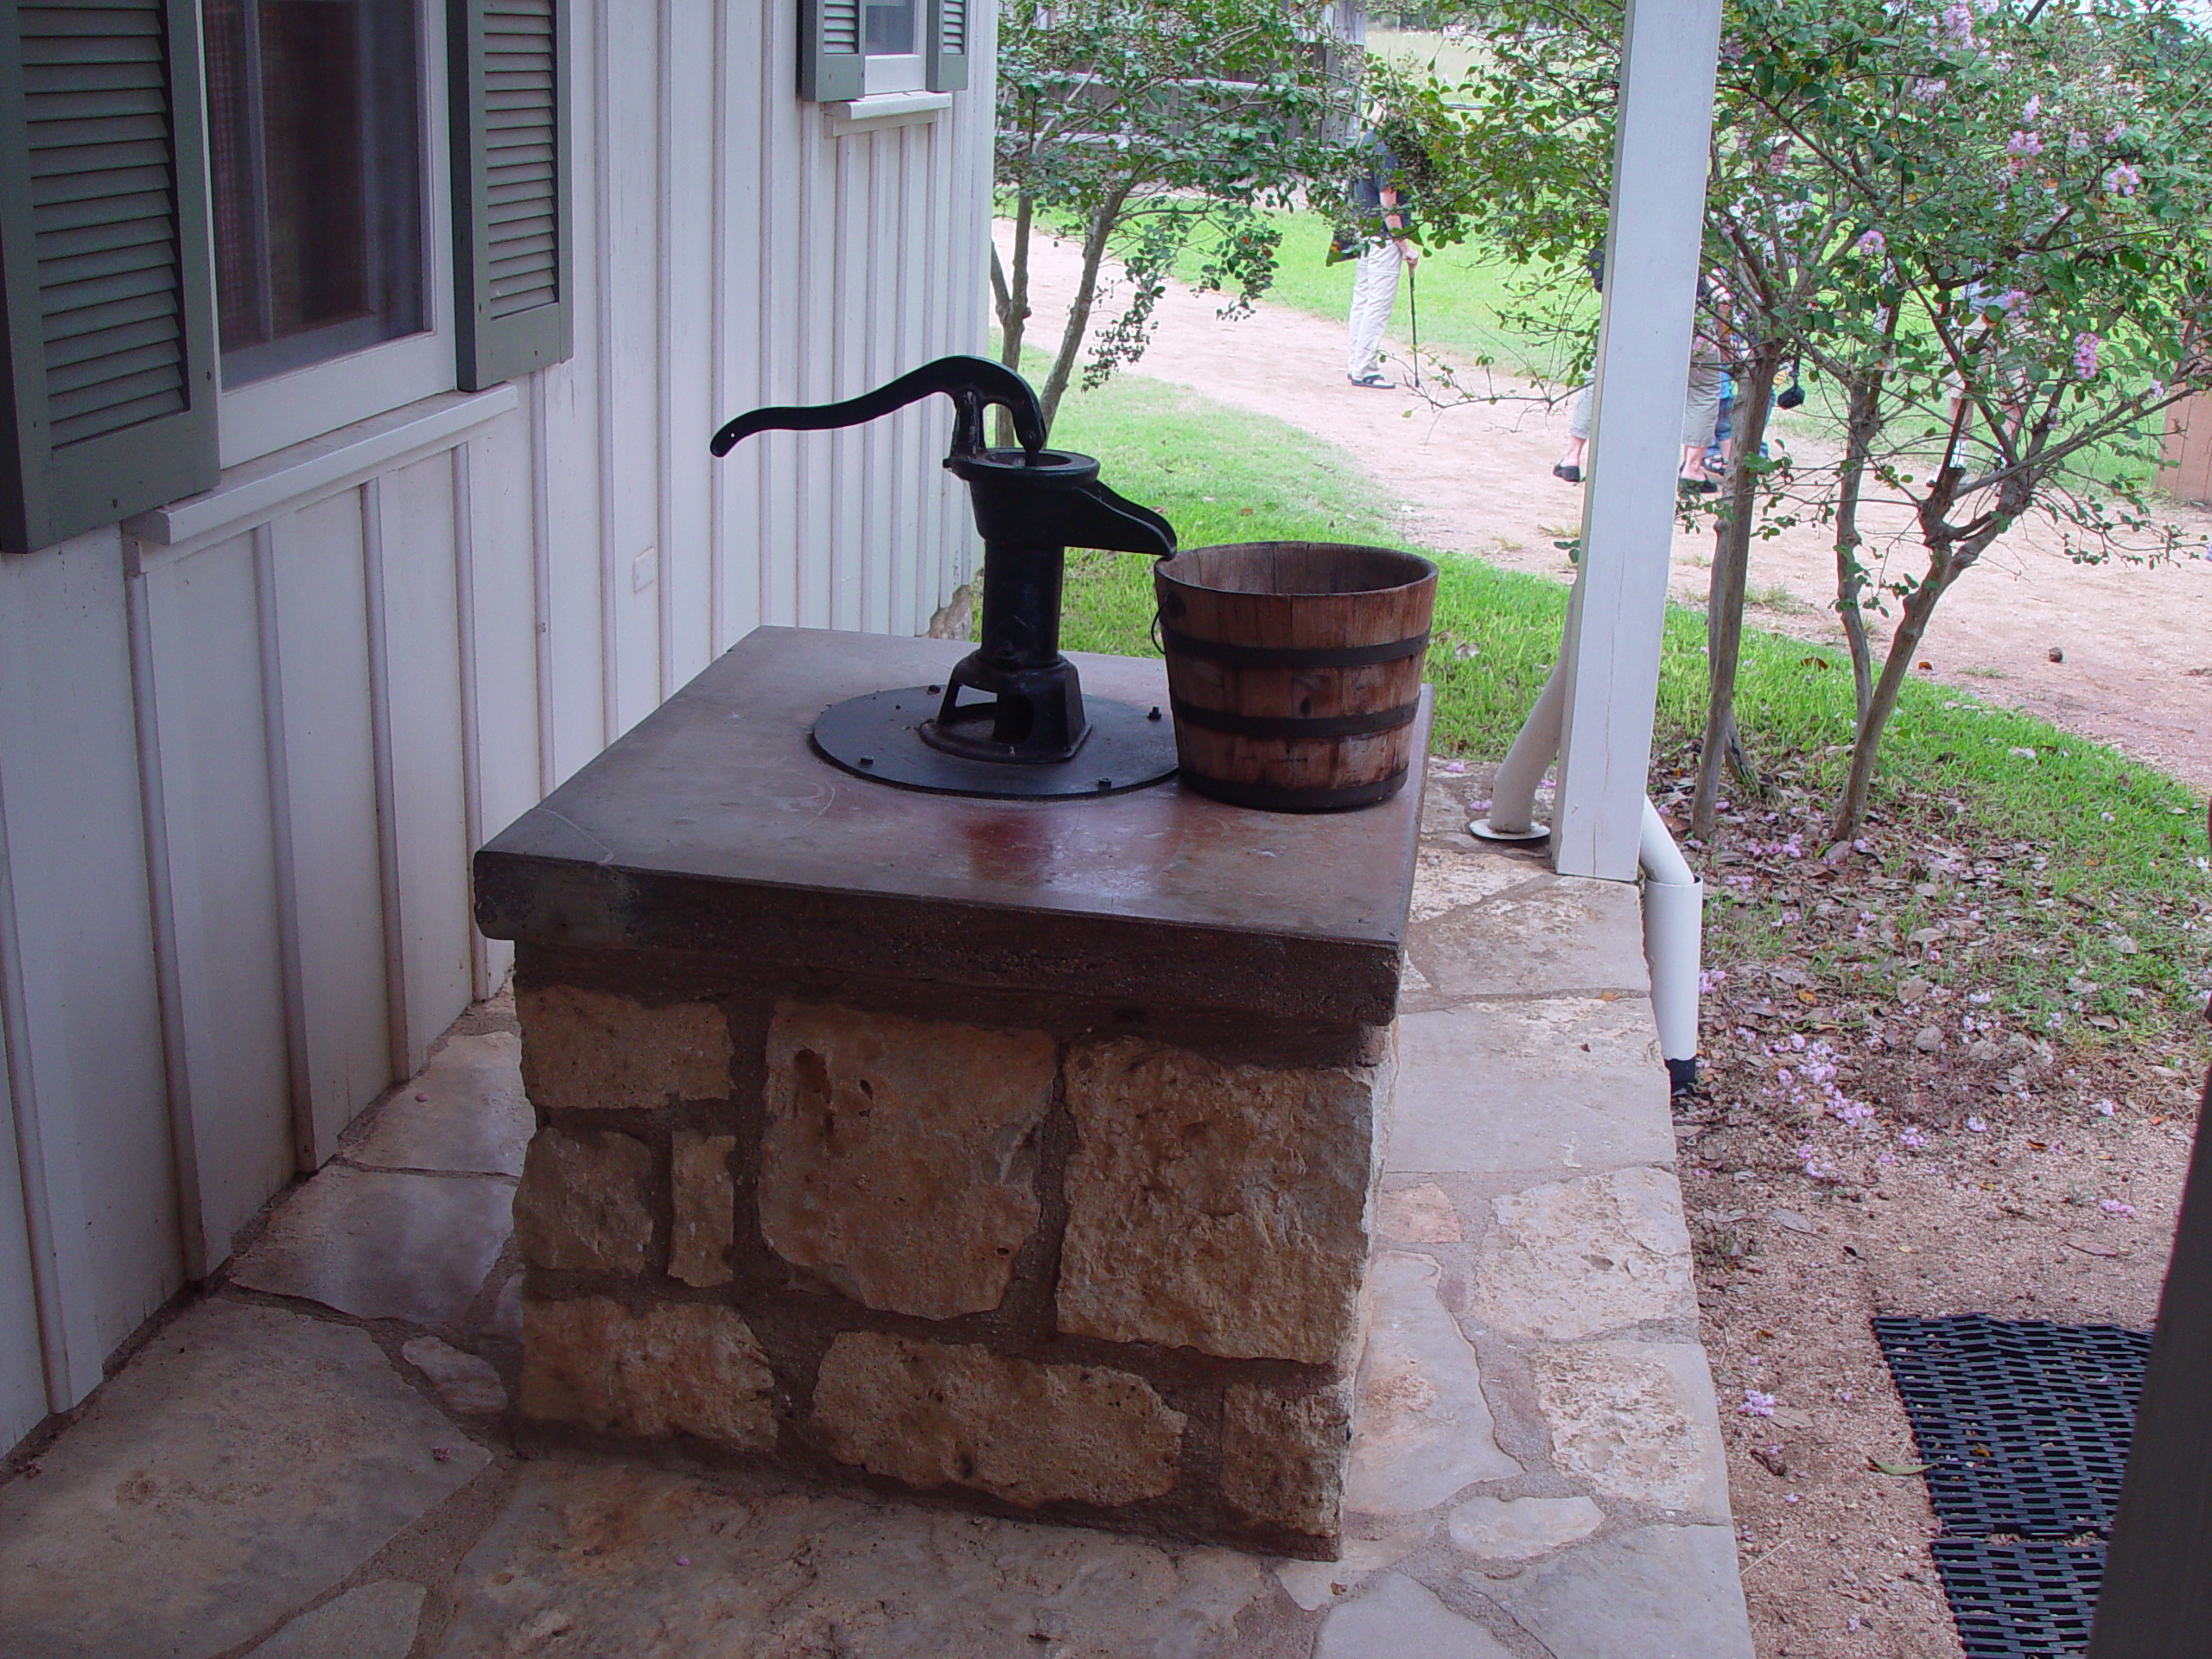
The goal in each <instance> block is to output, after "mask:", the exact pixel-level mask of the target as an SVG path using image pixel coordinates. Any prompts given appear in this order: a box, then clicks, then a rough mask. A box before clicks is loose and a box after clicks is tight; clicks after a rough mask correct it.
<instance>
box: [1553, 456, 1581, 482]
mask: <svg viewBox="0 0 2212 1659" xmlns="http://www.w3.org/2000/svg"><path fill="white" fill-rule="evenodd" d="M1552 476H1553V477H1554V478H1558V479H1564V480H1566V481H1567V483H1569V484H1580V482H1581V481H1582V469H1581V468H1580V467H1577V466H1575V465H1574V464H1573V462H1572V461H1554V462H1553V463H1552Z"/></svg>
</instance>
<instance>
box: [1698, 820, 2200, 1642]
mask: <svg viewBox="0 0 2212 1659" xmlns="http://www.w3.org/2000/svg"><path fill="white" fill-rule="evenodd" d="M1730 816H1731V817H1732V822H1729V823H1725V824H1724V826H1723V828H1722V829H1721V831H1720V833H1719V835H1718V836H1716V837H1715V838H1714V842H1713V845H1711V846H1710V847H1707V848H1704V849H1700V852H1701V854H1702V856H1703V859H1704V861H1705V864H1706V868H1707V874H1708V880H1709V881H1710V880H1712V878H1713V874H1715V873H1719V874H1720V875H1721V876H1722V879H1723V882H1724V883H1726V884H1727V885H1726V892H1727V893H1728V895H1729V896H1730V897H1732V898H1733V899H1736V900H1737V901H1738V902H1737V903H1736V904H1733V905H1731V904H1729V903H1727V902H1726V901H1724V902H1722V903H1721V904H1719V905H1718V906H1716V907H1715V913H1714V915H1713V917H1712V918H1710V919H1709V921H1708V934H1707V963H1708V964H1710V966H1709V969H1708V978H1709V979H1710V980H1711V981H1712V983H1711V985H1710V988H1709V990H1708V994H1707V1000H1706V1002H1705V1006H1704V1010H1703V1022H1702V1025H1703V1031H1704V1033H1705V1058H1706V1068H1705V1074H1704V1076H1705V1084H1706V1090H1705V1093H1704V1096H1703V1097H1701V1098H1694V1099H1689V1100H1684V1101H1680V1102H1678V1103H1677V1106H1676V1117H1675V1124H1676V1133H1677V1135H1678V1136H1679V1143H1680V1147H1681V1172H1682V1185H1683V1195H1684V1199H1685V1203H1686V1205H1687V1207H1688V1212H1689V1219H1690V1226H1691V1234H1692V1237H1693V1240H1694V1243H1695V1247H1696V1251H1697V1262H1698V1272H1699V1300H1700V1307H1701V1310H1702V1313H1703V1325H1704V1337H1705V1342H1706V1345H1707V1351H1708V1352H1709V1354H1710V1355H1711V1357H1712V1362H1713V1373H1714V1381H1715V1384H1716V1387H1717V1388H1718V1389H1719V1395H1720V1407H1721V1412H1722V1417H1723V1422H1724V1427H1725V1430H1726V1440H1727V1442H1728V1447H1729V1459H1730V1488H1731V1492H1732V1498H1733V1503H1734V1508H1735V1514H1736V1518H1737V1522H1738V1536H1739V1538H1740V1541H1741V1559H1742V1566H1743V1573H1744V1589H1745V1596H1746V1598H1747V1599H1748V1600H1749V1602H1750V1605H1751V1617H1752V1623H1753V1628H1754V1630H1755V1633H1756V1637H1757V1640H1758V1649H1759V1652H1760V1654H1761V1655H1762V1656H1763V1659H1767V1656H1772V1659H1782V1656H1789V1659H1814V1656H1817V1659H1922V1656H1928V1659H1937V1656H1943V1659H1951V1656H1956V1655H1958V1654H1959V1652H1960V1648H1959V1645H1958V1641H1957V1637H1956V1635H1955V1632H1954V1630H1953V1628H1952V1625H1951V1621H1950V1617H1949V1613H1948V1609H1947V1607H1946V1605H1945V1604H1944V1600H1943V1596H1942V1589H1941V1586H1940V1585H1939V1583H1938V1581H1937V1580H1936V1573H1935V1569H1934V1567H1933V1564H1932V1562H1931V1560H1930V1558H1929V1551H1928V1548H1927V1544H1928V1540H1929V1537H1930V1536H1932V1535H1934V1534H1935V1532H1936V1524H1935V1522H1934V1517H1933V1516H1932V1514H1931V1512H1930V1510H1929V1507H1928V1503H1927V1499H1926V1497H1925V1492H1924V1489H1923V1483H1922V1482H1921V1480H1920V1479H1919V1478H1918V1477H1917V1476H1916V1475H1903V1476H1896V1475H1890V1474H1885V1473H1884V1472H1882V1471H1879V1470H1878V1469H1877V1468H1876V1467H1875V1466H1874V1465H1875V1463H1876V1462H1877V1461H1880V1462H1885V1463H1889V1464H1891V1465H1903V1466H1910V1465H1911V1464H1912V1463H1913V1462H1914V1461H1915V1459H1914V1457H1913V1446H1912V1439H1911V1434H1910V1429H1909V1428H1908V1427H1907V1424H1906V1421H1905V1417H1904V1409H1903V1408H1902V1406H1901V1405H1900V1403H1899V1402H1898V1400H1897V1394H1896V1391H1895V1389H1893V1388H1892V1387H1891V1383H1890V1380H1889V1376H1888V1372H1887V1370H1886V1369H1885V1366H1884V1364H1883V1362H1882V1357H1881V1354H1880V1351H1879V1349H1878V1346H1877V1345H1876V1343H1875V1340H1874V1337H1873V1332H1872V1329H1871V1328H1870V1324H1869V1321H1870V1320H1871V1319H1872V1318H1873V1317H1874V1316H1875V1315H1876V1314H1880V1313H1907V1314H1924V1315H1936V1314H1944V1313H1965V1312H1972V1311H1980V1312H1986V1313H1990V1314H1992V1315H1993V1316H1995V1317H1998V1318H2001V1319H2053V1320H2056V1321H2059V1322H2062V1323H2066V1324H2083V1325H2106V1324H2110V1325H2126V1326H2131V1327H2134V1328H2138V1329H2142V1328H2147V1327H2148V1326H2149V1325H2150V1323H2151V1321H2152V1317H2153V1315H2154V1313H2155V1312H2156V1309H2157V1303H2158V1289H2159V1286H2160V1283H2161V1281H2162V1280H2163V1277H2164V1271H2165V1265H2166V1257H2167V1251H2168V1248H2169V1241H2170V1239H2171V1232H2172V1227H2173V1220H2174V1213H2175V1210H2176V1207H2177V1203H2178V1201H2179V1198H2180V1186H2181V1179H2182V1176H2183V1172H2184V1170H2185V1167H2186V1165H2187V1160H2188V1156H2189V1149H2190V1140H2191V1137H2192V1135H2194V1133H2195V1128H2196V1098H2197V1093H2198V1089H2199V1086H2200V1081H2201V1079H2202V1077H2203V1075H2204V1065H2205V1062H2206V1059H2207V1058H2208V1052H2209V1051H2208V1046H2207V1043H2206V1040H2205V1027H2204V1026H2203V1024H2202V1017H2201V1015H2200V1014H2198V1012H2197V1011H2196V1009H2195V1008H2193V1007H2190V1008H2164V1009H2145V1011H2144V1012H2143V1013H2142V1015H2141V1017H2140V1018H2139V1019H2136V1020H2132V1021H2130V1022H2129V1023H2130V1027H2131V1028H2130V1029H2127V1030H2126V1031H2121V1030H2120V1028H2119V1022H2118V1021H2113V1022H2112V1025H2113V1029H2111V1030H2107V1028H2106V1027H2105V1025H2103V1024H2098V1025H2090V1024H2088V1023H2086V1022H2085V1021H2084V1020H2082V1018H2079V1017H2074V1018H2064V1017H2062V1018H2061V1019H2060V1020H2059V1021H2058V1022H2057V1026H2056V1028H2054V1027H2053V1026H2052V1024H2051V1021H2050V1017H2049V1015H2048V1014H2046V1015H2045V1016H2044V1017H2043V1018H2042V1019H2037V1020H2027V1019H2023V1018H2022V1017H2020V1015H2019V1014H2018V1013H2017V1012H2011V1013H2008V1012H2007V1000H2006V998H2005V995H2003V994H2002V993H1998V994H1992V993H1989V992H1986V991H1983V990H1979V989H1977V988H1975V987H1976V986H1977V985H1979V984H1980V983H1983V982H1987V983H1990V984H2004V983H2005V982H2006V978H2005V976H2006V973H2007V970H2008V969H2013V970H2017V969H2018V968H2019V967H2020V966H2021V963H2022V962H2023V960H2028V961H2034V962H2041V961H2044V960H2047V959H2048V958H2049V957H2050V955H2051V950H2050V938H2051V934H2050V931H2049V929H2048V928H2045V927H2040V926H2038V925H2037V923H2038V921H2039V920H2040V919H2043V918H2025V919H2023V918H2020V917H2019V916H2018V913H2017V912H2013V913H2011V914H2008V913H2007V912H2008V908H2009V903H2010V901H2009V900H2008V899H2007V898H2006V896H2005V894H2006V891H2007V889H2006V887H2005V880H2004V876H2005V868H2006V867H2005V863H2004V859H2005V858H2006V857H2012V856H2017V857H2025V856H2030V854H2029V853H2028V852H2027V851H2026V850H2025V849H2023V850H2022V851H2021V852H2019V853H2018V854H2015V853H2014V852H2013V850H2012V849H2009V848H2008V849H2002V851H2001V852H2000V854H1999V858H1998V859H1995V860H1992V859H1988V858H1982V859H1979V860H1977V859H1976V858H1975V857H1974V856H1971V855H1968V854H1967V852H1965V851H1963V850H1962V849H1958V848H1955V847H1952V846H1949V845H1948V844H1947V843H1946V842H1945V839H1944V837H1943V836H1942V833H1941V832H1940V829H1936V828H1935V827H1933V826H1932V825H1931V823H1930V822H1929V820H1928V819H1927V818H1925V817H1911V815H1910V814H1909V813H1900V814H1898V815H1897V818H1896V820H1895V821H1893V822H1891V823H1888V824H1887V825H1885V826H1877V827H1876V828H1875V829H1873V831H1872V834H1871V835H1870V837H1869V847H1870V851H1869V852H1867V853H1865V854H1854V855H1851V856H1849V857H1847V858H1844V859H1840V860H1839V861H1835V862H1832V863H1831V862H1826V861H1823V860H1822V859H1821V857H1820V856H1819V852H1820V848H1819V837H1818V835H1817V833H1816V831H1817V806H1816V804H1815V803H1813V802H1812V801H1811V800H1810V799H1809V798H1807V797H1804V796H1802V795H1800V796H1797V797H1796V798H1795V799H1794V801H1793V798H1792V797H1791V796H1790V794H1789V792H1788V791H1786V790H1785V791H1780V792H1778V793H1777V795H1776V796H1774V797H1770V798H1769V799H1768V800H1767V801H1765V802H1764V803H1761V804H1759V805H1758V807H1757V808H1756V809H1754V810H1746V811H1744V812H1741V813H1737V814H1732V815H1730ZM1909 817H1910V821H1909V822H1908V821H1906V820H1907V819H1908V818H1909ZM1793 830H1796V831H1799V833H1798V834H1797V836H1796V844H1795V845H1794V846H1793V844H1792V835H1791V832H1792V831H1793ZM1729 878H1733V880H1732V882H1731V881H1730V880H1729ZM2028 893H2032V887H2031V888H2030V889H2029V890H2028ZM2019 903H2020V904H2022V905H2024V906H2032V905H2033V903H2034V900H2033V899H2032V897H2031V896H2026V895H2022V896H2021V897H2020V899H2019ZM1900 912H1904V913H1903V915H1902V919H1901V920H1900ZM1969 916H1971V917H1972V918H1973V919H1972V920H1971V921H1969V920H1968V919H1967V918H1968V917H1969ZM1942 922H1948V923H1949V924H1950V925H1949V926H1948V927H1946V928H1945V929H1944V930H1943V931H1940V932H1935V933H1929V932H1928V931H1927V930H1929V929H1930V928H1934V927H1936V925H1938V923H1942ZM1904 923H1910V924H1911V926H1910V928H1906V927H1904V925H1903V924H1904ZM1916 934H1917V935H1920V936H1921V937H1920V938H1919V940H1918V942H1917V943H1915V942H1914V940H1913V937H1912V936H1913V935H1916ZM1976 941H1978V942H1979V944H1978V948H1975V942H1976ZM2031 950H2034V951H2037V952H2039V953H2040V954H2039V955H2038V956H2037V957H2027V956H2026V953H2028V952H2030V951H2031ZM1931 951H1932V952H1933V955H1932V957H1931V955H1930V953H1931ZM1947 953H1948V960H1946V956H1947ZM1885 958H1886V961H1885V960H1884V959H1885ZM1921 963H1925V964H1926V970H1925V971H1914V969H1916V967H1917V966H1918V964H1921ZM1900 971H1904V979H1903V980H1902V982H1899V981H1898V980H1897V974H1898V973H1899V972H1900ZM2050 971H2052V972H2056V969H2050ZM2014 983H2017V981H2014ZM2076 983H2077V984H2078V980H2077V981H2076ZM2012 1007H2013V1008H2015V1009H2017V1008H2018V1000H2017V999H2013V1000H2012ZM2146 1033H2148V1034H2147V1036H2146Z"/></svg>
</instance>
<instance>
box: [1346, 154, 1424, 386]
mask: <svg viewBox="0 0 2212 1659" xmlns="http://www.w3.org/2000/svg"><path fill="white" fill-rule="evenodd" d="M1369 155H1370V160H1371V162H1372V165H1371V166H1370V168H1368V170H1367V171H1366V172H1365V173H1363V174H1362V175H1360V176H1359V177H1358V178H1357V179H1355V180H1353V181H1352V186H1351V191H1350V192H1349V193H1348V198H1347V200H1348V204H1349V206H1350V207H1351V212H1352V223H1351V226H1350V227H1349V228H1348V230H1347V231H1345V232H1338V238H1337V244H1336V245H1335V246H1334V247H1332V249H1331V250H1330V258H1331V260H1332V262H1333V261H1335V260H1337V259H1339V258H1349V257H1354V250H1355V249H1357V258H1358V260H1359V268H1358V270H1357V273H1356V274H1355V275H1354V277H1353V278H1352V284H1351V322H1350V327H1349V334H1350V338H1349V340H1347V342H1346V345H1345V350H1344V378H1346V379H1347V380H1350V381H1351V383H1352V385H1355V386H1376V387H1381V388H1384V389H1388V388H1389V386H1391V385H1393V384H1394V383H1393V382H1392V380H1391V379H1390V378H1389V376H1388V375H1386V374H1384V373H1383V329H1384V328H1385V327H1388V326H1389V321H1390V312H1391V309H1392V308H1394V307H1395V305H1396V304H1397V302H1398V275H1399V273H1400V272H1401V271H1403V270H1411V269H1412V268H1413V267H1414V265H1416V264H1420V263H1421V249H1420V248H1419V247H1418V246H1416V245H1414V240H1413V238H1411V237H1410V236H1409V235H1408V233H1407V227H1406V214H1405V207H1406V204H1405V202H1404V200H1402V197H1401V196H1400V194H1399V191H1398V175H1399V167H1398V158H1397V157H1396V156H1395V155H1393V154H1392V153H1391V152H1390V149H1389V146H1388V145H1386V144H1385V143H1383V141H1382V139H1381V138H1380V137H1376V138H1373V139H1371V140H1370V149H1369Z"/></svg>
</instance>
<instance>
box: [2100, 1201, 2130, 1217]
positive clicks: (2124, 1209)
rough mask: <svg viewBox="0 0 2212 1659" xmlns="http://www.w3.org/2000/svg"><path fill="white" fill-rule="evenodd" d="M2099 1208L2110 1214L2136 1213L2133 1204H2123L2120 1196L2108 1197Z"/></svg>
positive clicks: (2124, 1214) (2126, 1214) (2125, 1214)
mask: <svg viewBox="0 0 2212 1659" xmlns="http://www.w3.org/2000/svg"><path fill="white" fill-rule="evenodd" d="M2097 1208H2098V1209H2100V1210H2101V1211H2104V1212H2105V1214H2107V1215H2108V1216H2132V1215H2133V1214H2134V1213H2135V1206H2134V1205H2132V1204H2122V1203H2121V1202H2120V1200H2119V1199H2118V1198H2107V1199H2105V1200H2104V1201H2103V1202H2102V1203H2101V1204H2099V1205H2097Z"/></svg>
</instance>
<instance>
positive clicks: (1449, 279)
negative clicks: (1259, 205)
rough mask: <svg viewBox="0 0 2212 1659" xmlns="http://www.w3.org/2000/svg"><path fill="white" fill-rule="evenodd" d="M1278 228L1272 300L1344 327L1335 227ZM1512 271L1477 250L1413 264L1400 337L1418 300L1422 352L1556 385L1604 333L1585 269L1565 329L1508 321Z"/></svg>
mask: <svg viewBox="0 0 2212 1659" xmlns="http://www.w3.org/2000/svg"><path fill="white" fill-rule="evenodd" d="M1275 223H1276V224H1277V225H1278V226H1281V230H1282V246H1281V249H1280V250H1279V251H1278V253H1277V256H1276V266H1275V279H1274V284H1273V286H1271V287H1270V288H1269V289H1268V292H1267V296H1266V297H1267V299H1268V302H1270V303H1271V304H1274V305H1281V306H1287V307H1288V308H1290V309H1292V310H1294V311H1303V312H1306V314H1307V315H1312V316H1317V317H1327V318H1330V319H1331V320H1332V321H1338V322H1342V321H1344V318H1345V316H1346V315H1347V314H1349V312H1350V311H1351V281H1352V273H1353V270H1354V269H1355V266H1354V264H1353V262H1352V261H1350V260H1346V261H1344V263H1342V264H1334V265H1332V264H1329V262H1328V255H1329V241H1330V238H1331V236H1332V234H1333V232H1332V226H1331V225H1330V222H1329V221H1328V220H1327V219H1324V218H1323V217H1322V216H1321V215H1320V214H1319V213H1279V214H1277V215H1275ZM1199 263H1200V262H1199V260H1198V257H1196V256H1192V257H1190V258H1188V259H1186V260H1185V262H1184V264H1183V266H1182V269H1183V270H1184V272H1185V275H1186V276H1189V275H1192V274H1194V273H1195V272H1196V271H1197V270H1198V265H1199ZM1515 276H1516V271H1515V269H1514V267H1513V266H1511V265H1509V264H1503V262H1500V261H1496V260H1491V259H1486V258H1484V257H1483V256H1482V255H1481V253H1480V252H1479V251H1477V250H1475V249H1473V248H1467V247H1456V248H1439V249H1437V250H1436V251H1433V252H1432V253H1430V254H1429V255H1428V256H1427V257H1425V258H1424V259H1422V261H1421V264H1419V265H1418V266H1417V267H1415V270H1414V275H1413V277H1412V280H1411V281H1409V282H1408V281H1401V282H1400V283H1399V284H1398V304H1397V308H1396V309H1395V311H1394V312H1392V313H1391V321H1390V327H1391V333H1392V334H1394V335H1395V336H1396V337H1397V338H1398V339H1400V340H1405V339H1407V338H1408V337H1409V335H1410V334H1411V332H1412V328H1413V321H1414V318H1413V312H1414V303H1415V302H1416V300H1418V302H1419V304H1420V308H1421V344H1422V345H1423V346H1433V347H1434V348H1435V349H1437V350H1439V351H1442V352H1445V353H1448V354H1449V355H1451V356H1452V357H1454V358H1459V359H1468V360H1482V359H1488V360H1489V361H1491V362H1493V363H1495V364H1497V366H1498V367H1499V368H1500V369H1502V370H1503V371H1504V372H1507V373H1510V374H1515V375H1521V376H1526V377H1528V378H1533V379H1540V380H1557V379H1560V378H1564V376H1565V374H1566V372H1567V364H1568V362H1569V361H1570V360H1571V359H1573V355H1574V353H1576V352H1577V351H1579V350H1580V349H1583V348H1584V347H1586V346H1587V344H1588V340H1587V338H1586V337H1587V336H1589V335H1591V334H1592V333H1594V331H1595V330H1596V328H1597V327H1598V296H1597V294H1596V291H1595V290H1594V289H1592V288H1591V287H1590V285H1589V283H1586V282H1584V281H1582V279H1581V277H1580V274H1579V273H1576V272H1567V273H1566V274H1565V276H1564V277H1563V278H1562V286H1561V289H1560V293H1561V295H1562V296H1563V297H1562V299H1561V300H1560V305H1561V306H1562V307H1563V310H1562V322H1561V327H1559V328H1556V329H1547V328H1533V329H1532V328H1529V327H1525V326H1520V325H1518V324H1517V323H1515V322H1509V321H1507V320H1506V315H1502V314H1514V313H1525V312H1526V311H1528V309H1529V301H1528V300H1527V299H1526V298H1525V297H1524V296H1521V295H1518V294H1516V292H1514V290H1513V288H1512V286H1511V283H1512V281H1513V279H1514V277H1515ZM1577 284H1579V287H1578V286H1576V285H1577Z"/></svg>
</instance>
